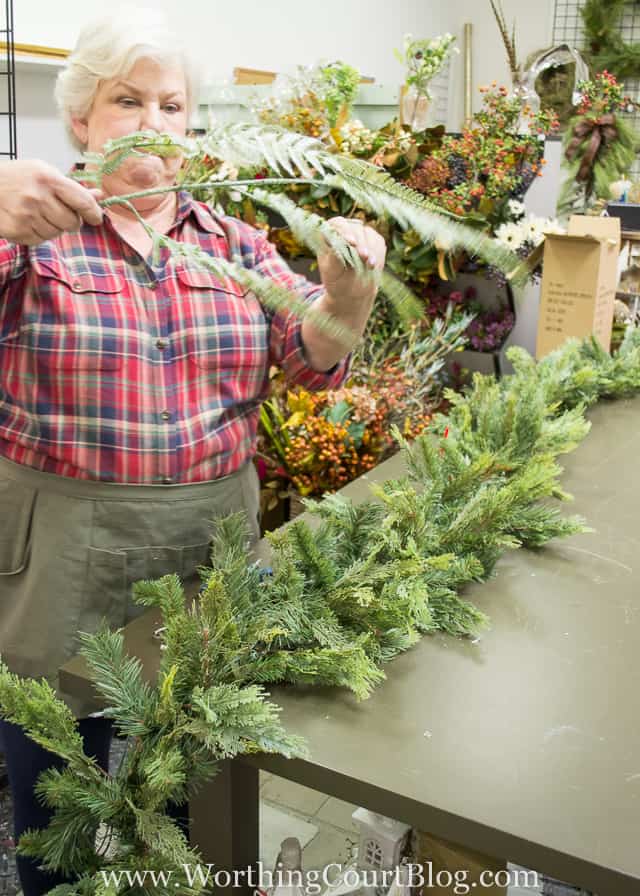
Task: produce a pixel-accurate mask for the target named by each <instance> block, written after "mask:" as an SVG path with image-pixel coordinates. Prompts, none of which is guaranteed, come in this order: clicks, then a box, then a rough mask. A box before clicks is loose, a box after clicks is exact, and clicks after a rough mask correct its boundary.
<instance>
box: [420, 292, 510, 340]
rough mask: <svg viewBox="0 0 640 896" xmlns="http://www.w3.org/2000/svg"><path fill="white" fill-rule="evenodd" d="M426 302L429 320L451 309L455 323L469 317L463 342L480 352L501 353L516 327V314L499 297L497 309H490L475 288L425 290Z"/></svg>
mask: <svg viewBox="0 0 640 896" xmlns="http://www.w3.org/2000/svg"><path fill="white" fill-rule="evenodd" d="M424 301H425V310H426V314H427V316H428V317H430V318H436V317H440V316H441V315H443V314H446V313H447V311H448V310H449V309H450V311H451V313H452V315H453V317H454V319H455V318H456V317H457V318H460V317H461V316H462V315H469V316H470V318H472V319H470V321H469V322H468V323H467V324H466V326H465V329H464V339H465V342H466V343H467V345H468V346H469V347H470V348H472V349H473V350H474V351H477V352H494V351H498V350H499V349H500V348H502V346H503V344H504V342H505V340H506V338H507V336H508V335H509V333H510V332H511V331H512V330H513V327H514V324H515V315H514V313H513V311H512V310H511V308H509V306H508V305H505V304H503V301H502V299H501V298H500V297H497V299H496V307H494V308H490V309H488V308H486V307H485V306H484V305H483V304H482V303H481V302H480V300H479V299H478V292H477V290H476V288H475V286H468V287H467V288H466V289H464V290H461V289H454V290H451V291H450V292H448V293H438V292H435V291H434V290H426V291H425V295H424Z"/></svg>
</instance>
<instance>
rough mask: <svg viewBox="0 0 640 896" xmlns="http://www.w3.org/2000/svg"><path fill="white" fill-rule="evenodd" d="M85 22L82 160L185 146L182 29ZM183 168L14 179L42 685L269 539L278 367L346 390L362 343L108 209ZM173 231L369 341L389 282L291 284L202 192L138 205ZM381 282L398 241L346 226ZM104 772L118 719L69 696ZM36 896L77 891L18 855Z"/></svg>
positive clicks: (131, 21) (21, 428)
mask: <svg viewBox="0 0 640 896" xmlns="http://www.w3.org/2000/svg"><path fill="white" fill-rule="evenodd" d="M117 21H119V22H126V25H119V24H116V19H115V18H114V19H110V20H107V21H100V22H96V23H94V24H92V25H90V26H88V27H87V28H85V29H84V30H83V31H82V33H81V35H80V38H79V40H78V43H77V46H76V48H75V50H74V52H73V53H72V55H71V56H70V57H69V60H68V64H67V66H66V68H65V70H64V71H63V72H62V73H61V74H60V76H59V79H58V84H57V88H56V95H57V100H58V104H59V106H60V109H61V112H62V115H63V117H64V120H65V123H66V125H67V128H68V130H69V133H70V136H71V138H72V140H73V142H74V143H75V145H76V146H77V147H78V148H81V149H86V150H89V151H100V150H101V149H102V147H103V145H104V143H105V141H107V140H109V139H113V138H116V137H120V136H122V135H125V134H129V133H132V132H134V131H138V130H154V131H158V132H170V133H173V134H176V135H178V136H183V135H184V133H185V128H186V126H187V121H188V117H189V111H190V108H191V106H192V104H193V102H194V97H195V90H194V86H193V83H192V79H191V76H190V74H189V67H188V64H187V62H186V60H185V58H184V55H183V54H182V53H181V52H179V51H177V50H176V42H175V35H174V33H172V32H171V30H170V29H169V28H168V27H167V26H166V25H165V24H164V23H163V22H162V21H161V20H160V19H158V16H157V13H154V12H151V11H146V12H145V11H137V13H135V12H134V13H132V14H130V15H128V16H126V17H125V16H119V17H118V20H117ZM179 167H180V159H179V158H160V157H158V156H155V155H151V154H149V155H144V156H136V157H131V158H129V159H128V160H127V161H126V163H125V164H123V165H122V166H121V167H120V168H119V169H118V170H117V171H116V172H115V173H113V174H112V175H111V176H108V177H105V178H104V181H103V186H102V193H100V192H99V191H95V190H93V191H92V190H89V189H88V188H86V187H84V186H82V185H81V184H79V183H76V182H74V181H73V180H71V179H70V178H68V177H65V176H63V175H62V174H60V173H59V172H57V171H56V170H54V169H53V168H51V167H50V166H48V165H46V164H44V163H42V162H38V161H35V162H22V161H16V162H7V163H5V164H3V165H2V166H0V236H2V237H3V239H2V241H0V278H1V279H0V284H1V287H2V292H1V293H0V502H1V504H0V506H1V509H2V512H1V513H0V654H1V655H2V660H3V661H4V662H5V663H6V664H7V665H8V666H9V668H10V669H11V670H12V671H14V672H16V673H18V674H20V675H27V676H35V677H40V676H46V677H47V679H48V680H49V681H50V682H51V684H52V685H53V686H54V687H56V686H57V670H58V668H59V667H60V665H62V664H63V663H64V662H65V660H67V659H68V658H69V657H70V656H71V655H72V654H73V653H75V652H77V641H76V634H77V632H78V631H94V630H95V629H96V628H97V626H98V624H99V623H100V621H101V619H102V618H103V617H106V618H107V619H108V621H109V623H110V624H111V625H112V627H120V626H122V625H124V624H125V623H126V622H128V621H129V620H130V619H131V618H133V617H134V616H135V615H137V613H139V612H142V608H139V607H134V606H133V605H132V604H131V603H130V599H129V592H130V586H131V584H132V582H134V581H136V580H138V579H143V578H154V577H157V576H160V575H163V574H165V573H168V572H178V573H179V574H181V575H182V577H183V579H187V578H189V577H190V576H193V575H195V570H196V568H197V566H198V565H199V564H202V563H206V561H207V557H208V544H209V537H210V528H211V519H212V518H213V517H215V516H219V515H221V514H226V513H229V512H232V511H236V510H244V511H245V512H246V514H247V518H248V521H249V526H250V529H251V533H252V539H253V541H255V540H257V538H258V519H257V515H258V484H257V478H256V474H255V471H254V467H253V464H252V462H251V461H252V456H253V454H254V452H255V440H256V427H257V422H258V416H259V407H260V402H261V401H262V400H263V399H264V398H265V396H266V394H267V387H268V371H269V367H270V366H271V365H272V364H278V365H279V366H280V367H282V368H283V370H284V371H285V373H286V375H287V377H288V378H289V379H290V380H291V381H292V382H294V383H299V384H302V385H304V386H305V387H306V388H309V389H318V388H331V387H335V386H338V385H339V384H340V383H341V382H342V381H343V379H344V376H345V374H346V370H347V366H348V360H347V358H345V357H344V354H345V348H344V345H343V344H341V343H337V342H335V341H333V340H332V339H331V338H329V337H328V336H327V335H326V334H325V333H323V332H322V331H319V330H318V329H317V328H316V327H314V325H313V324H311V323H310V322H309V321H307V320H305V321H304V322H303V323H302V324H301V323H300V322H299V320H297V319H294V318H293V317H292V316H290V315H288V314H286V313H283V312H278V313H272V312H269V311H266V310H265V309H263V308H262V307H261V306H260V303H259V302H258V300H257V299H256V298H255V296H254V295H253V294H251V293H247V292H245V291H244V290H243V289H241V288H240V287H239V286H238V285H237V284H235V283H233V282H231V281H230V280H220V279H218V278H216V277H214V276H213V275H212V274H211V273H208V272H206V271H203V270H201V269H196V268H194V267H193V266H190V265H189V263H185V262H180V263H176V262H175V261H174V260H173V259H172V258H170V257H169V254H168V253H166V252H165V253H164V254H163V255H162V257H161V259H160V263H159V264H157V265H154V264H153V263H152V261H151V259H150V249H151V241H150V238H149V237H148V235H147V234H146V231H145V230H144V228H143V227H142V225H141V224H140V222H139V221H137V220H136V218H135V216H134V215H133V214H132V213H131V212H130V211H128V210H127V209H126V208H125V207H123V206H121V205H115V206H111V207H110V208H109V210H108V211H107V212H106V213H103V212H102V210H101V208H100V206H99V205H98V201H97V200H98V199H99V198H100V197H101V196H112V195H124V194H127V193H131V192H133V191H135V190H141V189H148V188H159V187H162V186H169V185H171V184H173V183H174V182H175V177H176V174H177V172H178V169H179ZM135 206H136V208H137V210H138V212H139V213H140V214H141V215H142V216H143V217H144V218H145V219H146V221H148V222H149V223H150V224H151V225H152V226H153V227H154V228H155V229H156V230H158V231H162V232H164V233H168V234H170V235H171V236H172V237H173V238H174V239H176V240H184V241H188V242H193V243H197V244H199V245H200V246H201V247H202V248H203V249H204V250H205V251H207V252H209V253H211V254H212V255H222V256H225V257H230V256H233V257H234V258H236V259H241V260H242V263H243V264H245V265H246V266H248V267H252V268H254V269H255V270H257V271H259V272H260V273H262V274H265V275H267V276H269V277H271V278H273V279H274V280H275V281H277V282H279V283H282V284H286V285H288V286H294V285H295V286H296V287H297V289H298V290H299V291H300V292H301V293H303V294H304V295H305V296H306V298H307V300H308V301H310V302H315V303H316V304H317V305H318V306H319V307H321V308H323V309H324V310H325V311H327V312H329V313H330V314H332V315H333V316H334V317H336V318H338V319H339V320H341V321H342V322H343V323H344V324H345V325H346V326H347V327H349V328H351V330H353V331H354V332H355V333H362V331H363V329H364V326H365V324H366V320H367V317H368V315H369V312H370V309H371V305H372V302H373V298H374V289H373V288H372V286H371V282H370V281H366V280H364V279H363V278H358V276H357V275H356V274H355V273H354V272H353V271H351V270H347V269H345V268H344V267H343V266H342V264H341V263H340V261H339V260H338V259H337V258H336V257H335V256H333V255H332V254H331V253H329V252H327V253H326V254H325V255H324V256H322V257H321V258H320V259H319V268H320V273H321V277H322V287H318V286H315V285H313V284H311V283H308V282H307V281H305V280H304V279H303V278H298V277H295V276H294V275H293V274H292V273H291V272H290V271H289V269H288V268H287V267H286V265H285V264H284V262H283V261H282V260H281V259H280V258H279V256H278V255H277V254H276V252H275V251H274V250H273V249H272V247H271V246H270V244H269V243H268V242H266V240H265V239H264V237H263V236H262V235H261V234H260V233H259V232H258V231H256V230H253V229H252V228H251V227H249V226H247V225H245V224H243V223H242V222H240V221H237V220H235V219H232V218H224V217H219V216H217V215H215V214H213V213H212V212H211V211H210V210H209V209H208V208H207V207H206V206H205V205H203V204H201V203H197V202H194V201H193V200H192V199H191V198H190V197H189V195H188V194H186V193H178V194H176V193H175V192H170V193H164V194H160V195H154V196H149V197H147V198H145V199H139V200H136V202H135ZM333 226H335V228H336V229H337V230H338V231H340V232H341V233H342V234H343V235H344V236H345V238H346V239H347V240H349V241H350V242H351V243H352V245H354V246H355V247H356V248H357V250H358V252H359V254H360V255H361V257H362V258H363V259H364V260H365V261H366V262H367V264H369V265H370V266H371V267H376V268H382V267H383V265H384V255H385V246H384V242H383V240H382V239H381V238H380V237H379V236H378V235H377V234H376V233H375V232H374V231H372V230H370V229H368V228H365V227H362V226H361V225H360V224H358V223H356V222H351V221H346V220H344V219H340V218H338V219H334V221H333ZM60 696H62V697H63V699H66V701H67V703H68V704H69V705H70V706H71V708H72V709H73V711H74V712H75V714H76V716H77V717H78V718H79V719H80V720H81V722H80V727H81V731H82V733H83V736H84V737H85V745H86V749H87V751H88V752H90V753H92V755H95V756H96V757H97V758H98V760H99V761H100V762H101V764H102V765H103V766H105V764H106V762H107V758H108V749H109V738H110V725H109V722H108V721H107V720H105V719H100V718H93V719H92V718H89V717H88V713H89V710H90V709H91V708H93V707H90V706H88V705H83V704H81V703H79V702H78V701H76V700H74V699H72V698H69V697H65V695H63V694H61V695H60ZM2 731H3V736H4V749H5V754H6V761H7V766H8V773H9V778H10V784H11V787H12V791H13V797H14V807H15V836H16V839H17V838H18V837H19V836H20V834H21V833H22V831H23V830H24V829H25V828H26V827H29V826H31V827H40V826H42V825H45V824H46V823H47V822H48V818H49V816H48V814H47V813H46V812H45V811H44V810H43V809H42V807H41V806H40V805H39V804H38V803H37V802H36V800H35V799H34V797H33V785H34V781H35V779H36V777H37V775H38V773H39V772H40V771H41V770H42V769H43V768H45V767H47V766H50V765H51V764H52V763H53V762H54V757H52V756H51V754H48V753H46V752H45V751H43V750H41V749H40V748H38V747H37V746H36V745H35V744H34V743H33V742H32V741H30V740H29V739H28V738H27V737H26V736H25V735H24V733H23V732H22V731H21V730H20V729H19V728H18V727H17V726H15V725H11V724H9V723H6V722H3V723H2ZM19 872H20V877H21V882H22V886H23V890H24V893H25V896H36V894H39V893H41V892H46V890H48V889H50V888H51V887H52V886H54V885H55V883H57V882H58V881H59V880H60V878H57V877H54V876H53V875H49V874H43V873H41V872H39V871H38V870H37V868H36V866H35V863H32V862H29V861H26V860H24V859H19Z"/></svg>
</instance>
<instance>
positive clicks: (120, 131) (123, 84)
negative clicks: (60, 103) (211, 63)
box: [72, 59, 188, 195]
mask: <svg viewBox="0 0 640 896" xmlns="http://www.w3.org/2000/svg"><path fill="white" fill-rule="evenodd" d="M187 118H188V111H187V84H186V79H185V75H184V72H183V71H182V69H181V68H179V67H176V68H167V67H166V66H164V65H161V64H160V63H158V62H155V61H154V60H153V59H139V60H138V61H137V62H136V64H135V65H134V66H133V68H132V69H131V70H130V72H129V73H128V75H127V76H126V77H124V78H110V79H109V80H108V81H101V82H100V84H99V86H98V90H97V92H96V95H95V98H94V101H93V106H92V107H91V111H90V112H89V115H88V116H87V118H86V119H73V122H72V125H73V130H74V132H75V134H76V136H77V137H78V139H79V140H80V141H81V142H82V143H84V144H85V147H86V149H87V150H88V151H89V152H101V150H102V147H103V146H104V144H105V143H106V141H107V140H113V139H115V138H116V137H123V136H125V135H126V134H131V133H132V132H133V131H157V132H162V131H164V132H168V133H170V134H176V135H177V136H179V137H183V136H184V135H185V131H186V127H187ZM181 162H182V158H181V156H173V157H171V158H160V156H156V155H152V154H145V155H143V156H130V157H129V158H128V159H127V160H126V161H125V162H124V163H123V164H122V165H121V166H120V167H119V168H118V169H117V170H116V171H115V172H114V173H113V174H111V175H108V176H105V177H104V178H103V190H104V192H105V193H107V194H111V195H121V194H124V193H133V192H135V191H137V190H147V189H152V188H154V187H162V186H168V185H170V184H173V183H174V182H175V177H176V174H177V172H178V170H179V168H180V165H181Z"/></svg>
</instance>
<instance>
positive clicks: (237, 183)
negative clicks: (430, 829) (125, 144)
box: [98, 177, 324, 208]
mask: <svg viewBox="0 0 640 896" xmlns="http://www.w3.org/2000/svg"><path fill="white" fill-rule="evenodd" d="M323 183H324V181H323V180H314V179H313V178H307V177H296V178H291V177H265V178H262V179H261V180H255V179H251V180H233V181H224V180H210V181H206V180H205V181H200V182H198V181H196V182H191V183H183V184H171V186H169V187H150V188H149V189H148V190H138V191H137V192H136V193H126V194H123V195H121V196H110V197H109V198H108V199H101V200H100V201H99V203H98V204H99V205H100V206H102V208H108V207H109V206H110V205H122V204H124V203H125V202H129V201H130V200H131V199H143V198H144V197H145V196H160V195H162V194H163V193H178V192H179V191H180V190H203V189H207V190H208V189H211V188H213V189H227V190H228V189H235V187H242V186H254V187H262V186H263V185H264V186H270V185H277V186H288V185H289V184H310V185H311V186H321V185H322V184H323Z"/></svg>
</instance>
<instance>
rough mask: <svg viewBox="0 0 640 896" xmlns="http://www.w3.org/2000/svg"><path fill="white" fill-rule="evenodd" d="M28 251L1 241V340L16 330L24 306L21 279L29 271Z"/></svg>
mask: <svg viewBox="0 0 640 896" xmlns="http://www.w3.org/2000/svg"><path fill="white" fill-rule="evenodd" d="M27 258H28V250H27V248H26V246H18V245H16V243H10V242H8V241H7V240H2V239H0V339H5V338H6V337H7V336H8V335H9V334H10V333H11V332H12V330H14V329H15V326H16V323H17V320H18V317H19V315H20V309H21V306H22V290H21V288H20V283H19V279H20V278H21V277H22V275H23V274H24V273H25V271H26V269H27Z"/></svg>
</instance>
